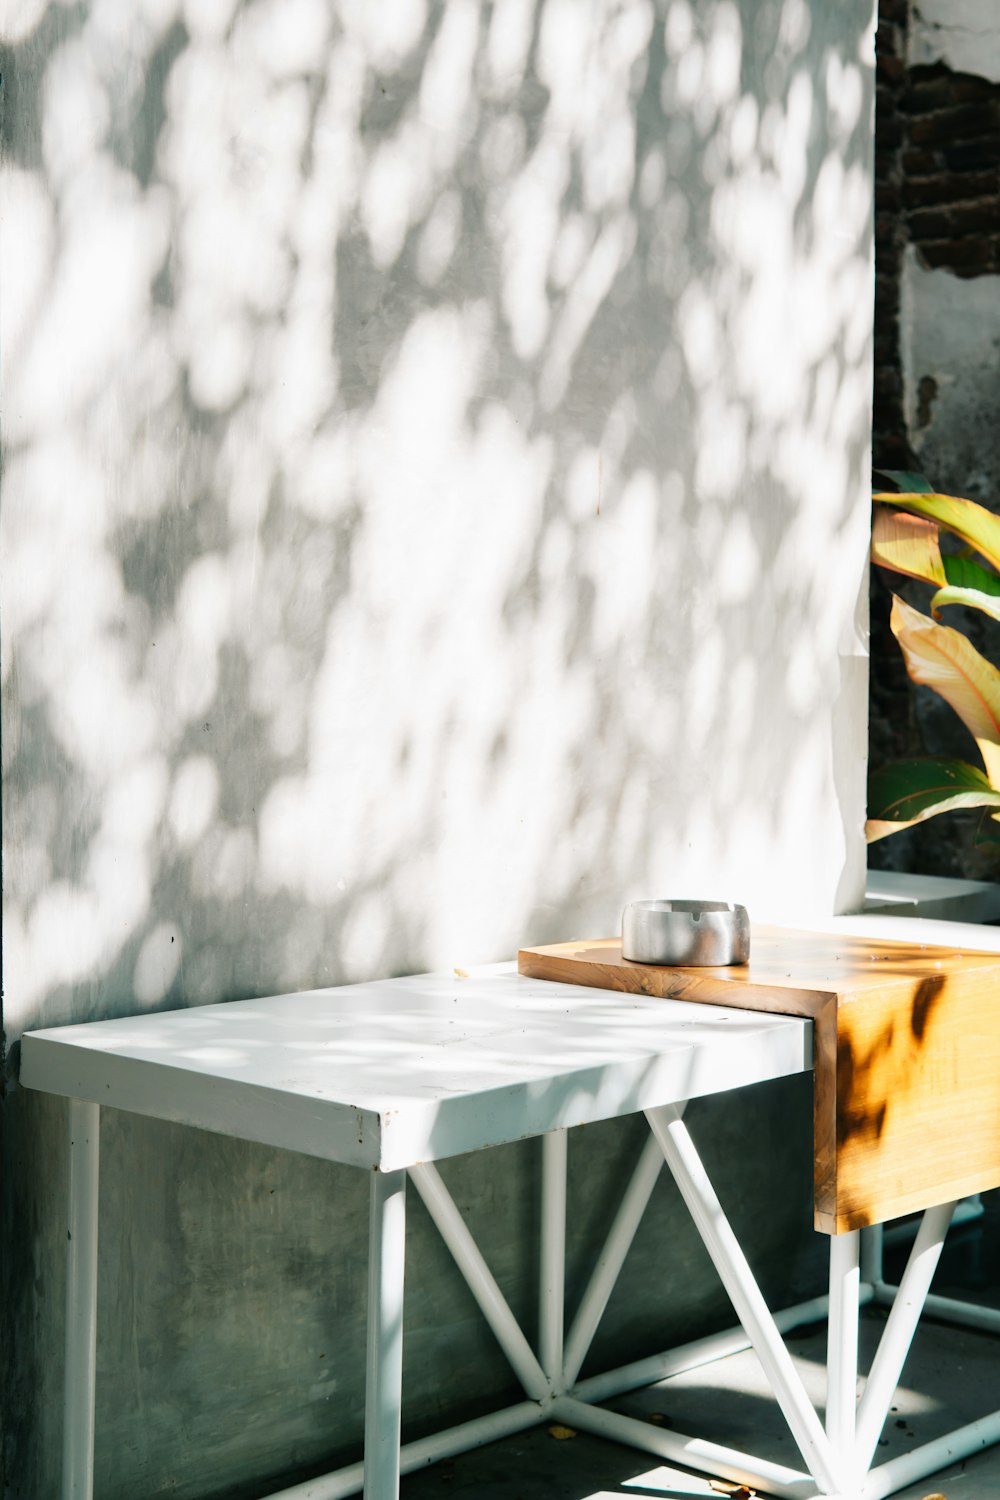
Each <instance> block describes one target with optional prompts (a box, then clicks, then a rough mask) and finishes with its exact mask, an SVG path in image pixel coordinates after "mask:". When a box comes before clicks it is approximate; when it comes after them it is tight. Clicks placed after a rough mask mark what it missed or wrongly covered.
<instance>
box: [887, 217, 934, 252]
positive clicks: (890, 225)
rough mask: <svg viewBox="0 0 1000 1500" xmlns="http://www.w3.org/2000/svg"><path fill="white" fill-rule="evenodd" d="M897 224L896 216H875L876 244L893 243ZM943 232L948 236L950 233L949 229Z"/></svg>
mask: <svg viewBox="0 0 1000 1500" xmlns="http://www.w3.org/2000/svg"><path fill="white" fill-rule="evenodd" d="M897 223H898V220H897V218H896V215H895V214H876V215H875V243H876V245H888V244H891V243H892V241H893V240H894V239H895V237H896V227H897ZM941 232H942V234H947V232H948V231H947V228H945V229H943V230H942V231H941Z"/></svg>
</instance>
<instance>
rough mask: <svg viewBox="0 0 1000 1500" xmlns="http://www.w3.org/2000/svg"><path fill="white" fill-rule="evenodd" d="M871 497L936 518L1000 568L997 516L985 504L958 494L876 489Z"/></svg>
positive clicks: (917, 513)
mask: <svg viewBox="0 0 1000 1500" xmlns="http://www.w3.org/2000/svg"><path fill="white" fill-rule="evenodd" d="M872 499H873V500H874V501H876V502H877V503H879V504H881V505H894V506H895V507H896V509H897V510H905V511H909V512H910V514H911V515H915V516H924V517H926V519H927V520H928V521H934V522H936V524H937V525H938V526H943V527H944V529H945V531H951V532H953V533H954V534H955V536H958V537H961V538H962V540H963V542H968V544H969V546H970V547H972V548H973V549H974V550H975V551H976V552H978V553H979V554H980V556H982V557H985V558H986V561H987V562H989V563H992V564H993V566H994V568H998V569H1000V516H995V515H994V514H993V512H992V511H990V510H987V509H986V507H985V505H977V504H976V502H975V501H974V500H965V499H963V498H962V497H961V496H959V495H924V494H919V493H912V494H910V493H907V494H902V495H891V494H883V493H879V494H877V495H873V496H872Z"/></svg>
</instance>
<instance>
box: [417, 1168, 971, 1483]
mask: <svg viewBox="0 0 1000 1500" xmlns="http://www.w3.org/2000/svg"><path fill="white" fill-rule="evenodd" d="M984 1202H985V1207H986V1212H985V1214H984V1215H983V1217H982V1219H980V1220H978V1221H976V1222H975V1223H971V1224H968V1225H964V1226H961V1227H959V1228H956V1229H953V1230H952V1233H951V1236H950V1237H949V1245H948V1247H947V1249H946V1251H945V1254H944V1255H943V1257H942V1261H941V1265H940V1267H939V1270H938V1275H937V1278H936V1280H935V1284H934V1290H935V1291H938V1292H942V1293H944V1294H946V1295H948V1296H958V1297H964V1298H966V1299H967V1300H973V1301H977V1302H981V1303H984V1304H989V1305H991V1306H994V1307H1000V1194H997V1193H993V1194H990V1195H988V1196H987V1198H986V1199H985V1200H984ZM904 1256H905V1248H904V1249H898V1250H895V1251H892V1252H890V1253H889V1255H888V1256H887V1267H886V1270H887V1274H888V1275H890V1276H892V1277H895V1276H898V1273H899V1269H900V1263H901V1260H902V1258H903V1257H904ZM884 1320H885V1314H884V1312H881V1311H878V1310H867V1311H866V1313H865V1316H864V1320H863V1326H862V1345H863V1349H862V1357H861V1365H862V1369H865V1368H867V1362H868V1360H870V1358H871V1354H872V1352H873V1350H874V1347H875V1344H876V1343H877V1340H878V1336H879V1333H880V1330H881V1327H882V1325H883V1324H884ZM788 1344H789V1348H790V1350H791V1352H792V1354H793V1356H794V1358H795V1360H796V1363H797V1365H798V1367H799V1370H800V1373H801V1374H802V1377H803V1379H804V1381H805V1384H806V1388H807V1389H808V1390H809V1392H810V1395H811V1396H812V1397H813V1399H814V1400H815V1401H816V1402H817V1404H819V1405H822V1401H823V1392H824V1376H823V1363H824V1359H825V1330H824V1329H823V1328H812V1329H804V1330H802V1331H801V1332H800V1333H798V1334H793V1335H791V1336H790V1337H789V1339H788ZM608 1404H609V1405H611V1406H613V1407H614V1408H615V1409H617V1410H620V1411H626V1412H628V1413H629V1414H631V1415H634V1416H638V1417H643V1418H645V1419H646V1420H647V1421H650V1422H654V1423H656V1424H657V1425H660V1426H668V1427H676V1428H678V1429H679V1430H680V1431H682V1432H688V1433H691V1434H697V1435H699V1436H702V1437H707V1438H712V1439H714V1440H715V1441H717V1442H721V1443H726V1444H731V1445H732V1446H734V1447H736V1448H742V1449H743V1450H744V1451H748V1452H755V1453H758V1454H760V1455H761V1456H762V1457H767V1458H771V1459H774V1460H777V1461H781V1462H786V1463H788V1464H790V1465H792V1466H795V1467H797V1466H799V1465H800V1460H799V1458H798V1455H797V1452H796V1449H795V1445H794V1443H793V1441H792V1439H791V1437H790V1436H789V1434H788V1432H787V1429H785V1427H784V1422H783V1419H782V1417H781V1415H780V1413H779V1412H778V1410H777V1408H776V1406H775V1404H774V1402H773V1400H772V1399H771V1397H770V1395H769V1393H768V1391H767V1388H766V1385H765V1383H764V1379H763V1376H762V1374H761V1372H760V1367H759V1365H758V1364H757V1361H756V1358H755V1357H754V1355H753V1354H750V1353H747V1354H740V1355H735V1356H733V1357H732V1358H730V1359H727V1360H725V1361H720V1362H719V1363H718V1364H715V1365H712V1366H710V1367H707V1368H705V1369H702V1370H696V1371H692V1372H690V1373H689V1374H687V1375H682V1376H675V1377H673V1378H672V1379H671V1380H669V1381H663V1382H661V1383H660V1384H659V1385H657V1386H653V1387H649V1388H648V1389H646V1390H644V1391H639V1392H636V1393H635V1394H634V1395H630V1396H626V1397H622V1398H621V1399H620V1400H618V1401H615V1402H612V1403H608ZM998 1406H1000V1339H997V1338H996V1337H995V1336H990V1335H988V1334H982V1333H974V1332H970V1331H969V1330H965V1329H955V1328H948V1327H945V1326H944V1325H942V1324H938V1323H931V1322H930V1321H926V1322H925V1323H924V1324H923V1325H922V1326H921V1328H920V1330H919V1332H918V1336H917V1339H916V1341H915V1343H914V1347H913V1349H912V1351H911V1354H910V1358H909V1360H908V1361H907V1365H906V1368H905V1370H904V1372H903V1380H902V1384H901V1386H900V1389H899V1390H898V1392H897V1394H896V1399H895V1401H894V1403H893V1410H892V1413H891V1415H890V1420H889V1423H888V1424H887V1426H886V1430H885V1431H884V1433H883V1436H882V1440H881V1445H880V1455H881V1456H882V1458H889V1457H892V1456H894V1455H895V1454H897V1453H901V1452H904V1451H906V1450H907V1449H908V1448H913V1447H916V1446H918V1445H919V1444H921V1443H923V1442H927V1441H928V1440H929V1439H931V1438H933V1437H935V1436H936V1435H938V1434H940V1433H942V1432H947V1431H950V1430H951V1429H953V1428H955V1427H957V1426H960V1425H962V1424H963V1423H965V1422H969V1421H972V1420H974V1419H975V1418H976V1417H980V1416H983V1415H985V1414H987V1413H988V1412H991V1411H993V1410H995V1409H996V1408H997V1407H998ZM473 1495H474V1496H476V1497H477V1500H654V1497H655V1500H689V1497H693V1496H702V1497H711V1496H714V1497H715V1500H718V1497H719V1495H720V1490H719V1489H718V1488H715V1489H713V1488H712V1487H711V1484H710V1482H709V1481H707V1480H706V1479H704V1478H702V1477H698V1476H695V1475H692V1474H688V1473H682V1472H681V1471H680V1470H678V1469H676V1468H673V1467H664V1466H663V1465H662V1464H661V1463H660V1461H659V1460H658V1459H656V1458H653V1457H652V1456H651V1455H649V1454H643V1453H640V1452H637V1451H635V1450H633V1449H629V1448H623V1447H620V1446H619V1445H618V1444H617V1443H612V1442H607V1441H605V1440H603V1439H598V1438H593V1437H590V1436H588V1435H586V1434H584V1433H577V1434H576V1435H574V1436H554V1435H553V1433H552V1432H551V1431H550V1430H549V1429H547V1428H544V1427H540V1428H536V1429H534V1430H532V1431H530V1432H527V1433H524V1434H522V1435H520V1436H516V1437H512V1438H509V1439H506V1440H505V1441H503V1442H499V1443H494V1444H491V1445H490V1446H489V1447H487V1448H482V1449H480V1450H478V1451H477V1452H474V1453H470V1454H463V1455H460V1456H459V1457H457V1458H455V1459H451V1460H446V1461H444V1462H442V1463H440V1464H437V1465H435V1466H434V1467H432V1468H430V1469H427V1470H424V1471H423V1472H422V1473H419V1474H413V1475H411V1476H409V1477H408V1478H407V1479H405V1480H404V1481H403V1484H402V1489H401V1500H429V1497H431V1496H434V1497H442V1500H458V1497H463V1500H468V1497H471V1496H473ZM942 1496H944V1497H945V1500H1000V1447H997V1448H994V1449H991V1450H987V1451H986V1452H984V1453H981V1454H978V1455H977V1456H975V1457H974V1458H971V1459H968V1460H966V1461H965V1462H963V1463H959V1464H953V1465H952V1466H951V1467H949V1468H947V1469H945V1470H943V1471H942V1472H940V1473H939V1474H937V1475H933V1476H931V1477H929V1478H927V1479H924V1480H921V1481H920V1482H919V1483H917V1484H915V1485H911V1486H910V1487H908V1488H907V1489H905V1490H901V1491H899V1492H898V1500H941V1497H942Z"/></svg>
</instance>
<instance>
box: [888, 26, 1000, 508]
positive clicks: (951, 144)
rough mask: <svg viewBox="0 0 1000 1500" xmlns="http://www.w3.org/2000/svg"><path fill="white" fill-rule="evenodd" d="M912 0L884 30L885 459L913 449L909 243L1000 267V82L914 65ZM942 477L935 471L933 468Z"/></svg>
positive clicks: (894, 462) (955, 266) (940, 256)
mask: <svg viewBox="0 0 1000 1500" xmlns="http://www.w3.org/2000/svg"><path fill="white" fill-rule="evenodd" d="M907 20H908V4H907V0H881V3H880V5H879V26H878V32H877V35H876V42H875V51H876V105H875V278H876V286H875V391H874V448H875V464H876V467H884V468H904V467H909V466H911V465H913V463H914V462H915V461H914V458H913V454H912V452H911V450H910V446H909V443H908V441H907V435H906V426H905V421H904V416H903V383H902V375H901V372H900V361H899V285H900V273H901V269H902V257H903V252H904V249H905V247H906V246H907V245H914V246H916V248H917V250H918V252H919V254H920V257H921V259H922V260H923V262H924V263H925V264H926V265H927V266H930V267H936V268H944V269H946V270H949V271H952V272H954V274H955V275H956V276H982V275H996V274H1000V84H996V83H991V82H989V81H988V80H987V79H985V78H974V77H971V76H970V75H968V74H965V73H953V72H951V70H950V69H949V68H947V67H945V66H944V65H943V64H936V65H934V66H933V67H921V68H913V69H910V70H907V67H906V37H907ZM931 477H932V478H933V476H931Z"/></svg>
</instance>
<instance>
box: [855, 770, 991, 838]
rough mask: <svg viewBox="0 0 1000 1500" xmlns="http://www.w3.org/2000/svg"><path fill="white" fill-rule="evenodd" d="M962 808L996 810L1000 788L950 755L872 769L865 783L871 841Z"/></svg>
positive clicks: (867, 828) (866, 830)
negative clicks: (872, 772) (867, 781)
mask: <svg viewBox="0 0 1000 1500" xmlns="http://www.w3.org/2000/svg"><path fill="white" fill-rule="evenodd" d="M960 807H994V808H1000V791H997V790H996V788H994V787H992V786H991V785H990V783H989V781H988V780H987V779H986V777H985V776H984V775H983V773H982V771H980V770H979V769H978V768H977V767H976V766H970V765H969V764H968V762H967V761H964V760H952V759H951V758H949V757H948V756H927V757H926V758H924V759H922V760H901V761H896V763H895V764H894V765H891V766H885V767H884V768H883V769H882V770H880V771H876V772H874V774H873V775H872V777H871V780H870V781H869V784H868V814H869V816H868V822H867V823H866V824H865V835H866V837H867V839H868V842H869V843H870V844H873V843H875V842H876V840H877V839H884V838H886V837H887V836H888V835H889V834H890V833H898V832H899V831H900V829H901V828H911V827H912V826H913V824H914V823H923V822H925V821H926V819H927V818H934V817H937V815H938V814H939V813H944V812H953V811H954V810H955V809H956V808H960Z"/></svg>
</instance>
